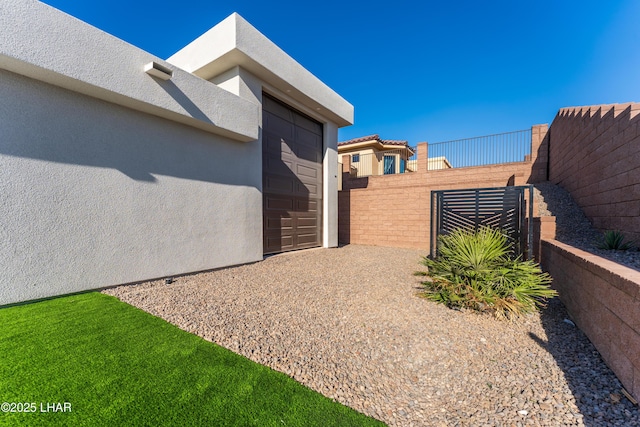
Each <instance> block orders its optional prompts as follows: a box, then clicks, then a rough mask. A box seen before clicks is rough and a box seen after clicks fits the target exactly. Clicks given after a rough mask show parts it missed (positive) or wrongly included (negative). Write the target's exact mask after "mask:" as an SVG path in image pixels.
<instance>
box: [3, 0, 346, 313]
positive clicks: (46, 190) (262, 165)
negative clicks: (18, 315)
mask: <svg viewBox="0 0 640 427" xmlns="http://www.w3.org/2000/svg"><path fill="white" fill-rule="evenodd" d="M352 122H353V106H352V105H350V104H349V103H348V102H347V101H345V100H344V99H343V98H341V97H340V96H339V95H338V94H336V93H335V92H334V91H333V90H331V89H330V88H329V87H327V86H326V85H325V84H324V83H322V82H321V81H320V80H319V79H317V78H316V77H315V76H313V75H312V74H311V73H310V72H309V71H307V70H306V69H304V68H303V67H302V66H301V65H300V64H298V63H297V62H296V61H295V60H293V59H292V58H291V57H290V56H288V55H287V54H286V53H285V52H284V51H282V50H281V49H280V48H278V47H277V46H276V45H275V44H273V43H272V42H271V41H270V40H269V39H267V38H266V37H265V36H264V35H262V34H261V33H260V32H259V31H257V30H256V29H255V28H254V27H252V26H251V25H250V24H249V23H248V22H247V21H245V20H244V19H243V18H242V17H240V16H239V15H237V14H233V15H231V16H229V17H228V18H227V19H225V20H224V21H222V22H221V23H219V24H218V25H216V26H215V27H213V28H212V29H211V30H209V31H208V32H206V33H205V34H203V35H202V36H201V37H199V38H198V39H196V40H194V41H193V42H192V43H190V44H189V45H187V46H186V47H184V48H183V49H182V50H180V51H179V52H177V53H176V54H175V55H173V56H171V57H170V58H168V59H167V60H166V61H165V60H162V59H160V58H157V57H155V56H153V55H152V54H150V53H147V52H145V51H143V50H141V49H139V48H137V47H135V46H132V45H130V44H128V43H126V42H124V41H122V40H119V39H117V38H115V37H113V36H111V35H109V34H106V33H104V32H103V31H101V30H99V29H97V28H94V27H92V26H90V25H88V24H87V23H85V22H82V21H80V20H78V19H76V18H74V17H72V16H69V15H67V14H65V13H63V12H61V11H59V10H57V9H55V8H52V7H50V6H47V5H45V4H43V3H40V2H38V1H35V0H3V1H2V2H0V211H1V212H2V215H1V216H0V271H1V273H2V274H0V305H6V304H11V303H15V302H20V301H27V300H33V299H38V298H46V297H51V296H55V295H61V294H67V293H73V292H78V291H83V290H89V289H99V288H103V287H108V286H114V285H118V284H124V283H133V282H138V281H143V280H148V279H153V278H160V277H166V276H176V275H180V274H185V273H190V272H196V271H202V270H208V269H214V268H219V267H224V266H230V265H236V264H242V263H248V262H254V261H259V260H262V259H263V255H264V254H265V253H274V252H282V251H288V250H294V249H301V248H307V247H317V246H324V247H332V246H336V245H337V190H336V189H337V164H338V161H337V133H338V128H339V127H342V126H346V125H349V124H351V123H352Z"/></svg>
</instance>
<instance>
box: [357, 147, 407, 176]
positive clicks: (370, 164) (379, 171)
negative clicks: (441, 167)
mask: <svg viewBox="0 0 640 427" xmlns="http://www.w3.org/2000/svg"><path fill="white" fill-rule="evenodd" d="M417 170H418V153H417V150H416V149H415V148H413V147H406V148H398V149H395V150H386V151H379V152H375V153H364V154H362V153H360V154H351V176H354V177H357V178H361V177H364V176H376V175H394V174H399V173H408V172H415V171H417Z"/></svg>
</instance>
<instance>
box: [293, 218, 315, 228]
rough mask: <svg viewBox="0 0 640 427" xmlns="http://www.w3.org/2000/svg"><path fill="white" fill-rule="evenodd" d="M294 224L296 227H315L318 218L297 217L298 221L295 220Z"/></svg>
mask: <svg viewBox="0 0 640 427" xmlns="http://www.w3.org/2000/svg"><path fill="white" fill-rule="evenodd" d="M296 226H297V227H298V229H300V228H315V227H317V226H318V219H317V218H315V217H313V218H298V221H297V222H296Z"/></svg>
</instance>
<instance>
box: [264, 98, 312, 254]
mask: <svg viewBox="0 0 640 427" xmlns="http://www.w3.org/2000/svg"><path fill="white" fill-rule="evenodd" d="M262 108H263V111H262V191H263V196H262V197H263V210H264V213H263V221H264V222H263V230H264V242H263V243H264V253H265V254H269V253H276V252H285V251H292V250H295V249H303V248H312V247H316V246H321V243H322V124H320V123H318V122H317V121H315V120H313V119H311V118H309V117H307V116H305V115H304V114H302V113H300V112H299V111H296V110H294V109H293V108H291V107H289V106H287V105H285V104H283V103H281V102H280V101H277V100H276V99H274V98H272V97H270V96H268V95H266V94H263V97H262Z"/></svg>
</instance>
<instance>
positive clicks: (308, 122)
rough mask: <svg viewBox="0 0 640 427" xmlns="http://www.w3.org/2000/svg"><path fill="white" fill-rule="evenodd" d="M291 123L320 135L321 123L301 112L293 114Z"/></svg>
mask: <svg viewBox="0 0 640 427" xmlns="http://www.w3.org/2000/svg"><path fill="white" fill-rule="evenodd" d="M293 123H294V124H295V125H296V126H298V127H299V128H301V129H304V130H306V131H309V132H312V133H315V134H316V135H322V125H321V124H320V123H318V122H316V121H315V120H312V119H310V118H308V117H305V116H303V115H301V114H296V115H294V118H293Z"/></svg>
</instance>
